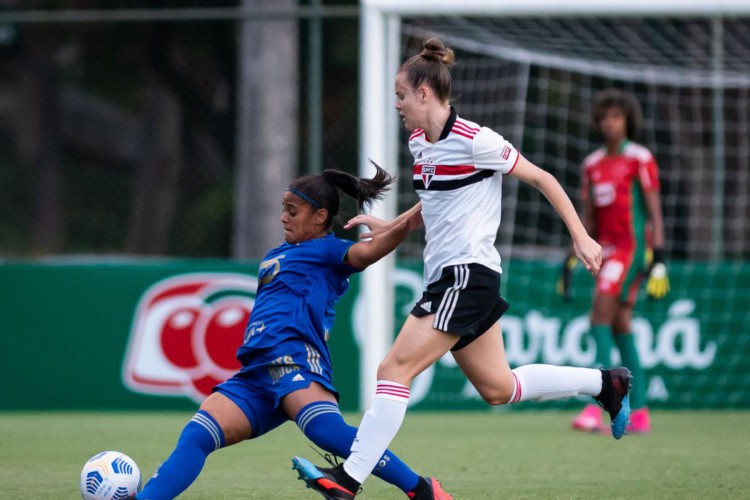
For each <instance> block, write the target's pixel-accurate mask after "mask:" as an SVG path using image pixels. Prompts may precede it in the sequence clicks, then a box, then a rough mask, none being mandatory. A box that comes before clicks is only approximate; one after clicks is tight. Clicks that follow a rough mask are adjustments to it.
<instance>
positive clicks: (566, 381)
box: [508, 365, 602, 403]
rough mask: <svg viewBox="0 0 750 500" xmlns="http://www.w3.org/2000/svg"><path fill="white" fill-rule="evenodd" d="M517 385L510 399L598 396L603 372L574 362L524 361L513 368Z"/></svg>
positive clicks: (514, 400) (530, 399)
mask: <svg viewBox="0 0 750 500" xmlns="http://www.w3.org/2000/svg"><path fill="white" fill-rule="evenodd" d="M512 373H513V377H514V379H515V380H514V381H515V385H514V388H513V394H512V395H511V397H510V401H508V402H509V403H518V402H519V401H552V400H554V399H566V398H572V397H573V396H577V395H579V394H585V395H587V396H598V395H599V393H601V392H602V372H601V371H600V370H595V369H592V368H575V367H572V366H554V365H525V366H519V367H518V368H516V369H514V370H512Z"/></svg>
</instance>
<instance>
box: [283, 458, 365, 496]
mask: <svg viewBox="0 0 750 500" xmlns="http://www.w3.org/2000/svg"><path fill="white" fill-rule="evenodd" d="M292 469H294V470H296V471H297V472H298V473H299V478H298V479H301V480H303V481H304V482H305V484H306V485H307V487H308V488H312V489H314V490H315V491H317V492H318V493H320V494H321V495H323V496H324V497H325V498H327V499H329V500H342V499H343V500H349V499H353V498H354V497H355V495H356V493H355V492H356V490H357V489H358V486H357V487H356V488H351V489H350V488H348V487H346V486H344V484H351V483H354V484H356V482H355V481H354V479H352V478H350V477H349V475H348V474H347V473H346V472H345V471H344V464H338V465H336V466H335V467H332V468H330V469H329V468H324V467H317V466H315V465H313V464H312V463H311V462H308V461H307V460H305V459H304V458H302V457H294V458H293V459H292ZM352 490H354V491H352Z"/></svg>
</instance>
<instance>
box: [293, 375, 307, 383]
mask: <svg viewBox="0 0 750 500" xmlns="http://www.w3.org/2000/svg"><path fill="white" fill-rule="evenodd" d="M304 380H305V377H303V376H302V374H301V373H298V374H297V375H295V376H294V377H292V382H302V381H304Z"/></svg>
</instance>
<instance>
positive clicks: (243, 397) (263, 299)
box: [131, 165, 452, 500]
mask: <svg viewBox="0 0 750 500" xmlns="http://www.w3.org/2000/svg"><path fill="white" fill-rule="evenodd" d="M375 168H376V170H377V172H376V175H375V176H374V177H373V178H372V179H361V178H359V177H356V176H353V175H350V174H347V173H345V172H340V171H336V170H326V171H324V172H323V173H322V174H319V175H310V176H305V177H300V178H298V179H296V180H295V181H294V182H292V184H291V185H290V186H289V188H288V189H287V190H286V191H285V192H284V195H283V210H282V215H281V223H282V225H283V227H284V242H283V243H282V244H281V245H280V246H278V247H276V248H274V249H273V250H271V251H270V252H269V253H268V254H267V255H266V256H265V258H264V259H263V261H262V262H261V264H260V269H259V274H258V290H257V294H256V298H255V304H254V307H253V311H252V313H251V315H250V319H249V321H248V325H247V329H246V331H245V338H244V341H243V344H242V346H240V348H239V349H238V351H237V358H238V359H239V361H240V362H241V363H242V368H241V369H240V371H239V372H237V373H236V374H235V375H234V376H233V377H231V378H230V379H228V380H227V381H225V382H223V383H221V384H219V385H217V386H216V387H215V388H214V392H213V393H212V394H211V395H210V396H209V397H208V398H207V399H206V400H205V401H204V402H203V404H202V405H201V407H200V409H199V410H198V412H197V413H196V414H195V416H194V417H193V418H192V420H190V422H188V424H187V425H186V426H185V428H184V429H183V431H182V434H181V435H180V437H179V440H178V442H177V446H176V447H175V449H174V451H173V452H172V454H171V455H170V456H169V458H167V460H166V461H165V462H164V463H162V464H161V466H160V467H159V469H158V471H157V472H156V473H155V474H154V476H153V477H152V478H151V479H150V480H149V481H148V483H147V484H146V485H145V487H144V488H143V490H142V491H140V492H139V493H137V494H136V495H135V496H134V497H131V498H136V499H138V500H163V499H171V498H174V497H176V496H177V495H179V494H180V493H181V492H183V491H184V490H185V489H186V488H187V487H188V486H190V484H192V482H193V481H194V480H195V479H196V478H197V477H198V474H199V473H200V471H201V469H202V468H203V465H204V463H205V461H206V458H207V456H208V455H209V454H210V453H211V452H213V451H216V450H218V449H219V448H223V447H225V446H230V445H233V444H236V443H239V442H242V441H244V440H246V439H251V438H257V437H260V436H262V435H263V434H265V433H267V432H269V431H271V430H273V429H275V428H276V427H278V426H280V425H281V424H283V423H284V422H286V421H288V420H294V422H295V423H296V424H297V425H298V426H299V428H300V429H301V430H302V432H303V433H304V434H305V436H307V437H308V438H309V439H310V440H311V441H312V442H313V443H315V444H316V445H317V446H319V447H320V448H322V449H324V450H326V451H327V452H330V453H333V454H335V455H338V456H340V457H347V456H348V455H349V450H350V448H351V445H352V442H353V440H354V437H355V435H356V432H357V429H356V428H355V427H352V426H350V425H348V424H347V423H346V422H345V421H344V419H343V418H342V416H341V412H340V411H339V407H338V393H337V392H336V389H335V387H334V386H333V382H332V378H331V374H332V368H331V358H330V352H329V350H328V346H327V345H326V341H327V340H328V335H329V332H330V330H331V328H332V327H333V320H334V314H335V312H334V306H335V305H336V302H337V301H338V299H339V298H340V297H341V296H342V295H343V294H344V293H345V292H346V290H347V288H348V286H349V276H350V275H351V274H353V273H355V272H359V271H362V270H363V269H365V268H366V267H367V266H369V265H370V264H372V263H374V262H376V261H377V260H379V259H380V258H382V257H384V256H385V255H387V254H388V253H389V252H391V251H392V250H393V249H395V248H396V246H398V244H399V243H400V242H401V241H402V240H403V239H404V237H405V236H406V235H407V234H408V233H409V232H410V231H411V230H413V229H415V228H416V227H418V226H419V225H420V224H421V222H422V218H421V212H420V208H419V206H415V207H414V208H413V209H412V210H411V211H409V212H408V213H406V214H405V215H404V216H402V217H400V218H399V223H398V224H396V225H394V227H392V228H390V229H389V230H388V231H384V232H379V233H378V234H374V235H373V236H372V238H371V239H369V240H363V241H360V242H357V243H354V242H352V241H348V240H343V239H339V238H336V237H335V235H334V234H333V233H332V231H331V229H332V225H333V219H334V217H335V216H336V215H337V214H338V212H339V202H340V200H339V193H338V190H341V191H343V192H344V193H346V194H347V195H349V196H351V197H353V198H355V199H356V200H357V205H358V208H359V209H360V211H361V210H362V208H363V207H364V206H365V205H367V204H369V203H370V202H372V201H373V200H375V199H379V198H381V197H382V195H383V193H384V192H385V191H386V190H387V189H388V186H389V185H390V184H391V183H392V182H393V181H394V178H393V177H392V176H390V175H389V174H388V173H387V172H386V171H385V170H383V169H381V168H380V167H378V166H377V165H376V166H375ZM368 221H369V222H373V221H374V218H372V217H370V216H368V215H358V216H356V217H354V218H353V219H352V220H351V221H350V222H349V224H348V225H347V227H350V226H353V225H357V224H363V225H367V223H368ZM383 458H384V460H383V461H382V463H384V464H386V465H383V466H382V467H379V468H377V469H376V470H375V471H374V473H375V475H377V476H378V477H380V478H382V479H383V480H385V481H387V482H389V483H391V484H394V485H395V486H397V487H398V488H400V489H401V490H402V491H403V492H404V493H405V494H406V495H407V496H408V497H409V498H417V499H450V498H452V497H451V496H450V495H448V494H447V493H445V492H444V491H443V490H442V488H441V486H440V483H438V482H437V480H435V479H434V478H428V477H421V476H419V475H417V474H416V473H415V472H413V471H412V470H411V469H409V467H407V466H406V465H405V464H404V463H403V462H402V461H401V460H400V459H399V458H398V457H397V456H396V455H394V454H393V453H391V452H390V451H386V452H385V455H384V456H383Z"/></svg>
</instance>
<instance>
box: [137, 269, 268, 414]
mask: <svg viewBox="0 0 750 500" xmlns="http://www.w3.org/2000/svg"><path fill="white" fill-rule="evenodd" d="M257 288H258V280H257V278H256V277H254V276H247V275H244V274H235V273H196V274H183V275H179V276H174V277H171V278H167V279H165V280H163V281H160V282H158V283H156V284H155V285H153V286H152V287H151V288H149V289H148V290H147V291H146V293H144V295H143V296H142V297H141V299H140V301H139V303H138V307H137V309H136V312H135V317H134V318H133V327H132V329H131V332H130V339H129V340H128V347H127V354H126V356H125V363H124V367H123V378H124V381H125V385H126V386H127V387H129V388H130V389H132V390H134V391H136V392H143V393H147V394H159V395H165V396H187V397H190V398H192V399H193V400H195V401H197V402H201V401H203V399H205V398H206V396H208V395H209V394H210V393H211V389H212V388H213V386H214V385H216V384H218V383H220V382H223V381H224V380H226V379H227V378H229V377H230V376H232V375H233V374H234V373H235V372H236V371H237V370H238V369H239V368H240V363H239V361H237V359H236V357H235V354H236V352H237V348H238V347H239V346H240V345H241V344H242V339H243V336H244V333H245V327H246V326H247V321H248V318H249V317H250V312H251V311H252V309H253V303H254V297H255V292H256V290H257Z"/></svg>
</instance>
